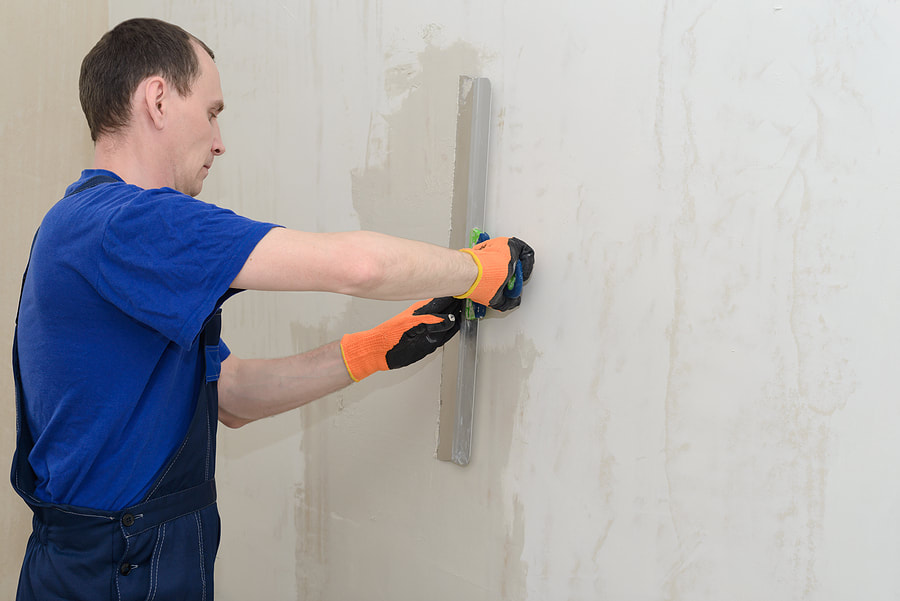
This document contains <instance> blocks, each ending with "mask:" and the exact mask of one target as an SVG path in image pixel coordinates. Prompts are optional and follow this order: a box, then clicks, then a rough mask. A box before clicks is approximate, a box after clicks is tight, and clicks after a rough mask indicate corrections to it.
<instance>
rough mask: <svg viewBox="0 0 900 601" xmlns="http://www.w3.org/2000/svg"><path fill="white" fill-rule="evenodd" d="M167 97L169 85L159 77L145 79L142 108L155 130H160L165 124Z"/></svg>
mask: <svg viewBox="0 0 900 601" xmlns="http://www.w3.org/2000/svg"><path fill="white" fill-rule="evenodd" d="M169 95H170V90H169V84H167V83H166V80H165V79H163V78H162V77H159V76H154V77H149V78H147V80H146V85H145V86H144V98H143V102H142V104H143V107H142V108H144V109H145V110H146V111H147V116H148V117H150V120H151V121H152V122H153V125H155V126H156V129H162V128H163V127H164V126H165V124H166V117H167V116H168V109H169V106H168V102H169Z"/></svg>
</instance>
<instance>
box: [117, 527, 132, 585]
mask: <svg viewBox="0 0 900 601" xmlns="http://www.w3.org/2000/svg"><path fill="white" fill-rule="evenodd" d="M119 529H120V530H121V531H122V536H124V537H125V557H124V558H123V559H127V558H128V550H129V549H130V548H131V539H130V538H128V535H127V534H126V533H125V528H122V526H121V522H120V523H119ZM121 565H122V564H121V563H120V564H119V565H117V566H116V596H117V597H118V598H119V601H122V591H121V590H120V589H119V576H120V575H121V572H120V571H119V569H120V566H121Z"/></svg>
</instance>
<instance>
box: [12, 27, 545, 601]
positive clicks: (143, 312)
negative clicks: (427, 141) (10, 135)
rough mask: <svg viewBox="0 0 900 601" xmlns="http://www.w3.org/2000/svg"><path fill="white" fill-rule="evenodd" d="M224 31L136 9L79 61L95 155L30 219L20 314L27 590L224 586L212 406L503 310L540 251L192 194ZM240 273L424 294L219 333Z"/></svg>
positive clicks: (266, 285)
mask: <svg viewBox="0 0 900 601" xmlns="http://www.w3.org/2000/svg"><path fill="white" fill-rule="evenodd" d="M213 59H214V55H213V52H212V51H211V50H210V49H209V48H208V47H207V46H206V45H205V44H203V43H202V42H201V41H199V40H198V39H196V38H195V37H193V36H191V35H190V34H188V33H186V32H185V31H183V30H182V29H180V28H178V27H175V26H173V25H170V24H167V23H164V22H161V21H156V20H150V19H136V20H132V21H126V22H125V23H122V24H120V25H119V26H118V27H116V28H115V29H113V30H112V31H110V32H108V33H107V34H106V35H104V36H103V38H102V39H101V40H100V41H99V42H98V44H97V45H96V46H95V47H94V48H93V49H92V50H91V52H90V53H89V54H88V55H87V56H86V57H85V59H84V62H83V64H82V71H81V78H80V82H79V88H80V95H81V102H82V107H83V109H84V112H85V116H86V117H87V121H88V125H89V127H90V130H91V137H92V138H93V140H94V142H95V156H94V165H93V169H87V170H85V171H84V172H83V173H82V176H81V178H80V179H79V180H78V181H77V182H75V183H74V184H72V185H71V186H70V187H69V188H68V190H67V191H66V196H65V197H64V198H63V199H62V200H61V201H60V202H59V203H57V204H56V205H55V206H54V207H53V208H52V209H51V210H50V211H49V212H48V214H47V215H46V217H45V218H44V221H43V223H42V225H41V227H40V229H39V231H38V234H37V235H36V237H35V242H34V245H33V248H32V254H31V258H30V261H29V268H28V270H27V272H26V276H25V278H24V280H23V290H22V296H21V300H20V307H19V315H18V318H17V333H16V339H15V343H14V351H13V364H14V371H15V374H16V393H17V394H16V398H17V410H18V415H19V424H18V437H17V451H16V456H15V458H14V461H13V473H12V482H13V486H14V487H15V488H16V490H17V492H19V494H20V495H21V496H22V497H23V499H25V501H26V502H27V503H28V504H29V506H31V508H32V509H33V510H34V514H35V519H34V533H33V534H32V536H31V538H30V539H29V542H28V547H27V550H26V555H25V560H24V563H23V567H22V573H21V577H20V581H19V592H18V598H19V599H20V600H31V599H41V600H48V599H66V600H70V601H71V600H73V599H89V600H91V601H97V600H99V599H107V598H108V599H212V597H213V562H214V558H215V553H216V549H217V547H218V540H219V517H218V513H217V510H216V505H215V481H214V478H213V473H214V468H215V428H216V420H217V418H218V420H220V421H222V422H223V423H224V424H226V425H228V426H231V427H239V426H241V425H243V424H246V423H248V422H250V421H253V420H256V419H259V418H262V417H265V416H269V415H274V414H277V413H281V412H283V411H287V410H290V409H293V408H295V407H298V406H300V405H303V404H305V403H307V402H309V401H311V400H313V399H316V398H319V397H321V396H323V395H325V394H328V393H330V392H333V391H335V390H338V389H340V388H342V387H344V386H347V385H348V384H350V383H351V382H352V381H358V380H360V379H362V378H365V377H367V376H369V375H371V374H372V373H374V372H376V371H379V370H386V369H393V368H396V367H403V366H405V365H409V364H410V363H413V362H415V361H417V360H419V359H421V358H422V357H424V356H426V355H427V354H429V353H431V352H432V351H434V350H435V349H436V348H438V347H439V346H441V345H442V344H444V342H446V341H447V340H448V339H449V338H450V337H452V336H453V335H454V334H455V332H456V331H457V329H458V321H457V316H458V314H459V303H460V302H461V301H460V300H459V298H466V297H468V298H472V299H473V300H475V301H476V302H480V303H482V304H489V305H491V306H492V307H494V308H497V309H500V310H506V309H510V308H513V307H515V306H517V305H518V303H519V299H518V298H516V299H509V298H507V297H506V296H505V293H504V291H505V289H506V285H507V282H508V281H509V280H510V278H511V277H512V276H513V273H514V266H515V265H516V263H517V262H519V261H521V263H522V267H523V273H524V278H525V279H527V278H528V276H529V275H530V273H531V270H532V265H533V261H534V258H533V251H532V250H531V248H530V247H528V245H526V244H525V243H524V242H521V241H519V240H517V239H515V238H500V239H494V240H491V241H489V242H486V243H483V244H481V245H478V246H477V247H476V248H475V249H464V250H465V252H457V251H452V250H448V249H443V248H440V247H436V246H432V245H428V244H423V243H419V242H413V241H408V240H402V239H397V238H392V237H389V236H383V235H379V234H375V233H371V232H347V233H331V234H312V233H306V232H299V231H292V230H289V229H285V228H282V227H278V226H275V225H273V224H269V223H260V222H256V221H252V220H249V219H246V218H243V217H240V216H238V215H236V214H234V213H233V212H231V211H227V210H224V209H220V208H218V207H216V206H214V205H211V204H206V203H204V202H201V201H199V200H196V199H195V198H193V197H195V196H196V195H197V194H199V193H200V191H201V190H202V187H203V181H204V179H205V178H206V176H207V174H208V173H209V170H210V168H211V167H212V166H213V163H214V160H215V158H216V157H218V156H221V155H222V154H223V153H224V152H225V146H224V144H223V142H222V138H221V135H220V132H219V125H218V121H217V118H218V115H219V113H220V112H221V111H222V110H223V109H224V101H223V98H222V91H221V86H220V84H219V74H218V70H217V69H216V66H215V63H214V61H213ZM243 289H256V290H319V291H330V292H336V293H341V294H349V295H354V296H359V297H365V298H373V299H384V300H397V299H415V298H428V297H437V298H435V299H434V300H431V301H425V302H419V303H416V304H414V305H413V306H412V307H410V308H409V309H408V310H406V311H404V312H403V313H401V314H400V315H398V316H396V317H394V318H393V319H391V320H389V321H387V322H385V323H384V324H381V325H380V326H377V327H375V328H373V329H372V330H368V331H366V332H357V333H354V334H348V335H346V336H344V337H343V338H342V339H341V340H340V341H335V342H333V343H331V344H327V345H325V346H323V347H321V348H319V349H316V350H313V351H310V352H308V353H304V354H301V355H297V356H294V357H287V358H283V359H271V360H244V359H240V358H238V357H236V356H234V355H233V354H231V353H230V351H229V349H228V348H227V346H226V345H225V344H224V343H223V342H221V341H220V340H219V323H220V317H219V307H220V306H221V304H222V303H223V302H224V301H225V300H226V299H227V298H228V297H229V296H231V295H232V294H234V293H236V292H237V291H239V290H243Z"/></svg>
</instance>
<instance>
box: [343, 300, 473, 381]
mask: <svg viewBox="0 0 900 601" xmlns="http://www.w3.org/2000/svg"><path fill="white" fill-rule="evenodd" d="M461 311H462V301H460V300H458V299H455V298H452V297H449V296H447V297H443V298H435V299H432V300H430V301H421V302H418V303H416V304H414V305H413V306H411V307H410V308H408V309H407V310H406V311H404V312H402V313H400V314H399V315H397V316H395V317H392V318H391V319H389V320H387V321H386V322H384V323H383V324H381V325H379V326H376V327H374V328H372V329H371V330H366V331H365V332H356V333H355V334H346V335H345V336H344V337H343V338H341V354H342V355H343V357H344V365H346V366H347V372H348V373H349V374H350V377H351V378H353V381H354V382H359V381H360V380H362V379H363V378H365V377H367V376H370V375H372V374H373V373H375V372H376V371H386V370H388V369H397V368H398V367H406V366H407V365H410V364H412V363H415V362H416V361H418V360H419V359H423V358H424V357H425V356H426V355H429V354H431V353H433V352H434V351H435V349H437V348H438V347H440V346H443V345H444V343H445V342H447V341H448V340H450V339H451V338H453V335H454V334H456V332H458V331H459V320H460V312H461Z"/></svg>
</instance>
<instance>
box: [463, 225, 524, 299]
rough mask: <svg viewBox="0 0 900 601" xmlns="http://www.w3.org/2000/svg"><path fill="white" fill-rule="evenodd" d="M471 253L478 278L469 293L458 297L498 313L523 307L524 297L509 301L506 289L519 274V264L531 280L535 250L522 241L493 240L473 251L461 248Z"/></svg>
mask: <svg viewBox="0 0 900 601" xmlns="http://www.w3.org/2000/svg"><path fill="white" fill-rule="evenodd" d="M460 250H461V251H462V252H464V253H469V254H470V255H472V258H473V259H475V263H476V264H477V265H478V277H477V278H475V283H474V284H472V287H471V288H469V290H468V291H466V293H465V294H463V295H461V296H457V297H456V298H470V299H472V300H473V301H474V302H476V303H479V304H482V305H488V306H490V307H491V308H492V309H497V310H498V311H508V310H509V309H513V308H515V307H518V306H519V303H521V302H522V297H521V296H518V297H516V298H507V297H506V296H504V295H503V290H504V289H505V288H506V286H507V285H508V284H509V281H510V279H511V278H512V277H513V274H514V273H515V272H516V262H517V261H522V275H523V279H525V280H528V278H530V277H531V270H532V269H534V249H533V248H531V247H530V246H528V245H527V244H525V243H524V242H522V241H521V240H519V239H518V238H491V239H490V240H486V241H484V242H482V243H480V244H476V245H475V246H474V247H472V248H462V249H460Z"/></svg>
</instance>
